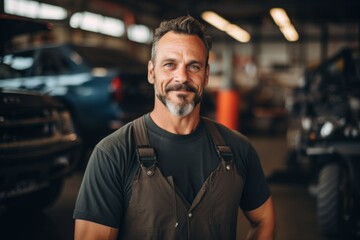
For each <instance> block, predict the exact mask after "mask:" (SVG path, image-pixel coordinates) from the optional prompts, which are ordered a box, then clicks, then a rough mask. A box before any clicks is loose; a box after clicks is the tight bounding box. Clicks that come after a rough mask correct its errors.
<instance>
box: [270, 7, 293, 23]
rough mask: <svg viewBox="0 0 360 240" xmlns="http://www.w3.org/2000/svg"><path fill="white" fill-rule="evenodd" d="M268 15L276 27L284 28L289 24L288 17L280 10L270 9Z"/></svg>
mask: <svg viewBox="0 0 360 240" xmlns="http://www.w3.org/2000/svg"><path fill="white" fill-rule="evenodd" d="M270 15H271V17H272V18H273V19H274V22H275V23H276V25H278V26H279V27H284V26H288V25H290V24H291V23H290V19H289V17H288V15H287V14H286V12H285V10H284V9H282V8H272V9H271V10H270Z"/></svg>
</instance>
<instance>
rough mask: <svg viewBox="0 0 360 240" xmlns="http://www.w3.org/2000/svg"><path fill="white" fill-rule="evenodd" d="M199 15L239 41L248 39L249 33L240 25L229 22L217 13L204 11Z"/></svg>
mask: <svg viewBox="0 0 360 240" xmlns="http://www.w3.org/2000/svg"><path fill="white" fill-rule="evenodd" d="M201 17H202V18H203V19H204V20H205V21H206V22H208V23H210V24H211V25H213V26H214V27H216V28H217V29H219V30H221V31H224V32H226V33H227V34H228V35H230V36H231V37H233V38H234V39H236V40H237V41H239V42H248V41H250V34H249V33H248V32H247V31H245V30H244V29H242V28H241V27H239V26H237V25H235V24H232V23H230V22H229V21H227V20H226V19H224V18H223V17H221V16H220V15H218V14H217V13H214V12H211V11H206V12H203V14H201Z"/></svg>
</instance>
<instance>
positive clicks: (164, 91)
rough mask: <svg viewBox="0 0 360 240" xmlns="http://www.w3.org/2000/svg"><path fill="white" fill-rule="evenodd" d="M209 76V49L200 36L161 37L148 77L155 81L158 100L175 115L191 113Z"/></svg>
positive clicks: (170, 33)
mask: <svg viewBox="0 0 360 240" xmlns="http://www.w3.org/2000/svg"><path fill="white" fill-rule="evenodd" d="M208 78H209V67H208V66H207V65H206V48H205V45H204V43H203V42H202V41H201V40H200V38H198V37H197V36H193V35H185V34H177V33H173V32H168V33H166V34H165V35H164V36H163V37H162V38H161V39H160V41H159V42H158V45H157V51H156V57H155V61H154V62H152V61H150V62H149V65H148V80H149V82H150V83H152V84H154V88H155V94H156V97H157V100H159V101H160V102H161V103H162V104H164V105H165V106H166V107H167V109H168V110H169V111H170V112H171V113H172V114H174V115H176V116H187V115H188V114H190V113H191V112H192V111H193V109H194V107H195V106H196V105H197V104H198V103H199V102H200V100H201V96H202V94H203V91H204V87H205V86H206V85H207V82H208ZM157 100H156V101H157Z"/></svg>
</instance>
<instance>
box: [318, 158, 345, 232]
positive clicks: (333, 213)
mask: <svg viewBox="0 0 360 240" xmlns="http://www.w3.org/2000/svg"><path fill="white" fill-rule="evenodd" d="M318 184H319V185H318V194H317V214H318V223H319V227H320V231H321V232H322V233H323V234H324V235H336V234H338V233H339V187H340V170H339V166H338V165H337V164H328V165H325V166H324V167H323V168H322V169H321V171H320V173H319V182H318Z"/></svg>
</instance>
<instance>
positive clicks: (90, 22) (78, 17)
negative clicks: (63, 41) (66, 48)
mask: <svg viewBox="0 0 360 240" xmlns="http://www.w3.org/2000/svg"><path fill="white" fill-rule="evenodd" d="M70 26H71V27H72V28H80V29H82V30H86V31H90V32H96V33H102V34H105V35H109V36H113V37H120V36H122V35H124V33H125V25H124V22H123V21H121V20H119V19H116V18H111V17H104V16H102V15H100V14H95V13H91V12H77V13H74V14H73V15H72V16H71V18H70Z"/></svg>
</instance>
